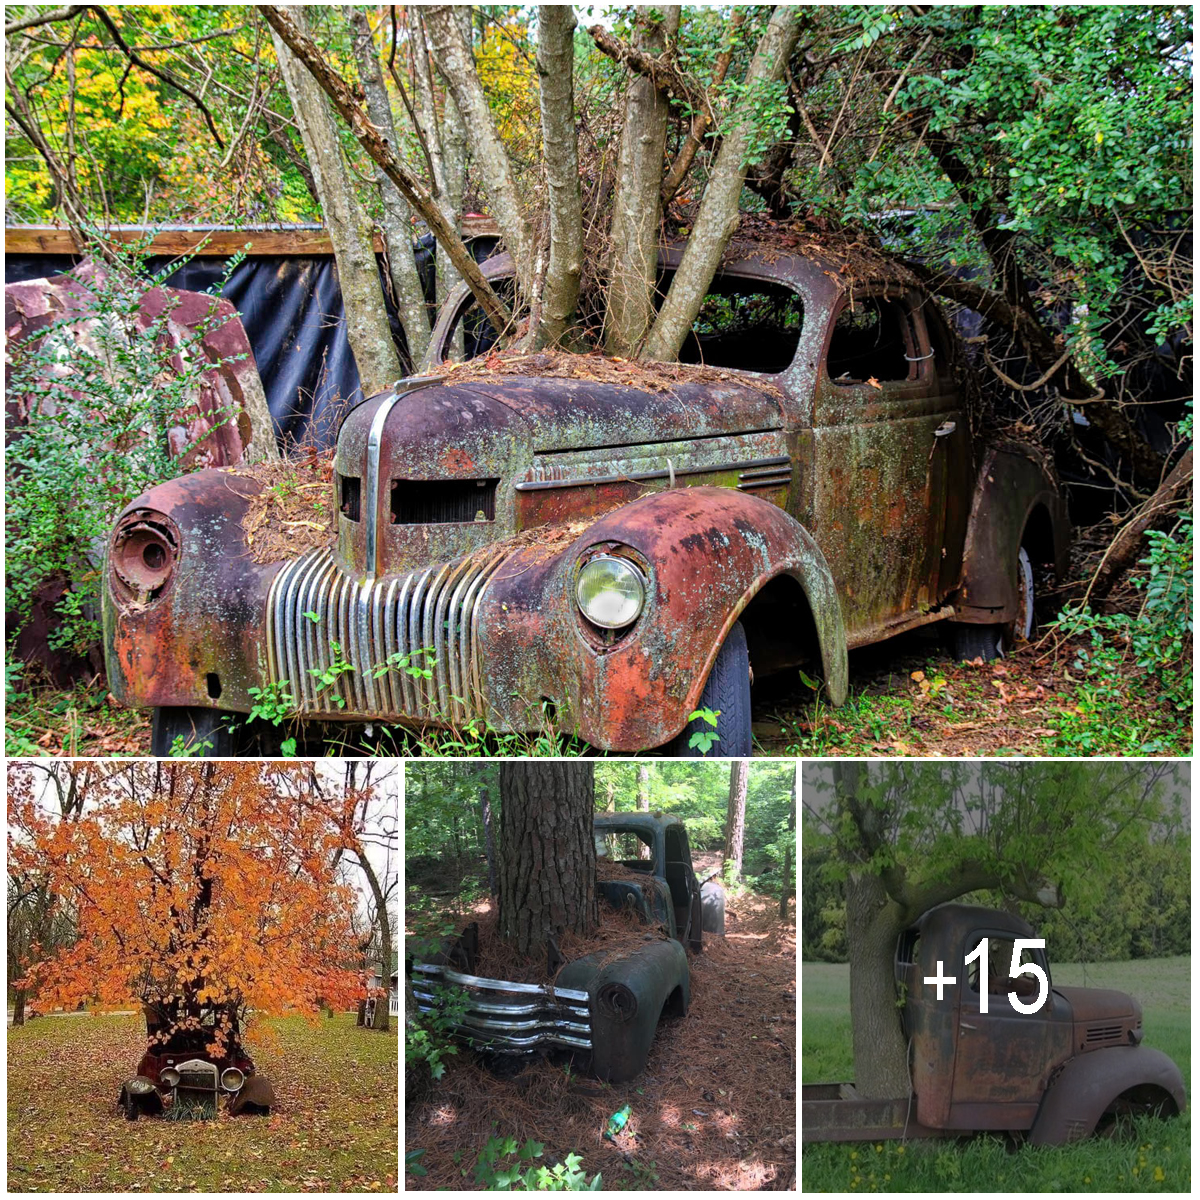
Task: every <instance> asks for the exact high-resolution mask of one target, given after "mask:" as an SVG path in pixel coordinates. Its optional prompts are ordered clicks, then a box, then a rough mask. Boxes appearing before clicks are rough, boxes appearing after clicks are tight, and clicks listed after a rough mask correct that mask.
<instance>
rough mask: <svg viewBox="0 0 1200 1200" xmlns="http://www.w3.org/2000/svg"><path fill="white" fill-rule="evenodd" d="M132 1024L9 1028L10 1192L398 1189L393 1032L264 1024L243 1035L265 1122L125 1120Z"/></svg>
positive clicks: (135, 1052) (336, 1021)
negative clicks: (270, 1096)
mask: <svg viewBox="0 0 1200 1200" xmlns="http://www.w3.org/2000/svg"><path fill="white" fill-rule="evenodd" d="M144 1047H145V1035H144V1025H143V1024H142V1022H141V1018H140V1017H132V1016H129V1017H118V1016H95V1017H93V1016H79V1017H61V1018H58V1017H39V1018H38V1019H37V1020H35V1021H32V1022H31V1023H30V1024H28V1025H26V1026H24V1027H23V1028H21V1029H9V1030H8V1190H9V1191H10V1192H37V1191H62V1192H78V1191H99V1192H112V1191H147V1192H176V1191H213V1192H237V1191H247V1192H275V1191H283V1192H290V1191H394V1190H395V1184H396V1179H397V1165H398V1164H397V1152H398V1151H397V1148H398V1144H399V1130H398V1112H397V1094H398V1070H397V1035H396V1032H395V1030H393V1031H392V1032H390V1033H378V1032H372V1031H369V1030H364V1029H359V1028H356V1027H355V1024H354V1017H353V1015H350V1014H339V1015H338V1016H336V1017H334V1018H333V1019H332V1020H329V1019H322V1020H321V1021H320V1022H319V1023H317V1024H312V1025H310V1024H309V1023H307V1022H305V1021H303V1020H301V1019H300V1018H298V1017H289V1018H285V1019H280V1020H268V1021H263V1022H262V1023H261V1025H259V1026H256V1028H255V1030H254V1031H252V1033H251V1035H250V1038H249V1050H250V1053H251V1055H252V1056H253V1058H254V1061H255V1065H256V1066H257V1068H258V1070H259V1071H260V1072H261V1073H262V1074H263V1075H265V1076H266V1077H267V1078H268V1079H269V1080H270V1081H271V1084H272V1086H273V1087H274V1089H275V1095H276V1099H277V1107H276V1110H275V1112H274V1113H273V1114H272V1115H271V1116H270V1117H269V1118H267V1117H237V1118H230V1117H228V1116H227V1115H226V1114H225V1113H224V1112H222V1114H221V1115H220V1117H218V1118H217V1119H216V1120H211V1121H166V1120H163V1119H161V1118H145V1119H142V1120H139V1121H136V1122H132V1123H131V1122H128V1121H126V1120H125V1119H124V1118H123V1117H122V1116H121V1114H120V1112H119V1111H118V1109H117V1105H116V1101H117V1094H118V1092H119V1091H120V1087H121V1083H122V1082H123V1081H124V1080H125V1079H127V1078H128V1077H129V1076H130V1075H132V1074H133V1073H134V1071H135V1070H136V1068H137V1063H138V1059H139V1058H140V1057H141V1055H142V1051H143V1049H144Z"/></svg>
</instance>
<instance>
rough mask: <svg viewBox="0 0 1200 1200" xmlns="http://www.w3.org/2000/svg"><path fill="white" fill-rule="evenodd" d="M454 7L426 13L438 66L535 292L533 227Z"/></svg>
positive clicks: (522, 275) (527, 286)
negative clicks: (460, 114)
mask: <svg viewBox="0 0 1200 1200" xmlns="http://www.w3.org/2000/svg"><path fill="white" fill-rule="evenodd" d="M454 7H455V6H452V5H448V4H434V5H431V6H430V7H429V8H427V9H426V10H425V12H424V14H423V15H424V18H425V24H426V27H427V29H428V30H429V40H430V43H431V44H432V46H433V54H434V57H435V58H436V60H437V64H438V70H439V71H440V72H441V73H442V77H443V78H444V79H445V80H446V83H447V85H448V86H449V88H450V91H451V92H452V93H453V95H454V101H455V103H456V104H457V105H458V110H459V112H460V113H462V115H463V119H464V120H465V122H466V126H467V134H468V137H469V138H470V139H471V142H472V144H473V145H474V149H475V164H476V166H477V167H478V169H479V173H480V175H481V176H482V177H483V186H484V190H485V191H486V192H487V195H488V201H489V203H490V204H491V206H492V215H493V216H494V217H495V218H496V224H497V225H498V226H499V227H500V233H501V235H502V236H503V238H504V242H505V245H506V246H507V247H508V251H509V253H510V254H511V255H512V257H513V263H514V266H515V267H516V274H517V282H518V284H519V286H520V288H521V290H522V292H523V293H524V294H525V295H526V296H529V295H532V293H533V283H534V265H533V259H534V253H535V250H534V240H533V228H532V226H531V225H530V223H529V219H528V217H527V216H526V215H525V212H524V207H523V205H522V204H521V197H520V193H519V192H518V191H517V181H516V178H515V176H514V175H513V171H512V164H511V163H510V162H509V159H508V151H507V149H506V148H505V146H504V143H503V142H502V141H501V140H500V134H499V133H498V132H497V130H496V122H495V120H494V118H493V117H492V110H491V108H490V107H489V106H488V102H487V96H486V95H485V94H484V91H483V84H482V83H481V82H480V80H479V72H478V71H477V70H476V69H475V60H474V58H473V56H472V54H471V48H470V45H469V44H468V43H467V41H466V40H465V39H464V38H463V34H462V29H461V27H460V26H459V23H458V20H457V18H456V17H455V14H454Z"/></svg>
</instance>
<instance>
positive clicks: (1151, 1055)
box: [1029, 1046, 1187, 1146]
mask: <svg viewBox="0 0 1200 1200" xmlns="http://www.w3.org/2000/svg"><path fill="white" fill-rule="evenodd" d="M1146 1085H1149V1086H1151V1087H1155V1088H1160V1089H1161V1090H1162V1091H1164V1092H1166V1093H1167V1094H1168V1095H1169V1096H1170V1097H1171V1098H1172V1100H1174V1102H1175V1108H1176V1111H1178V1112H1182V1111H1183V1110H1184V1108H1186V1107H1187V1095H1186V1093H1185V1092H1184V1087H1183V1076H1182V1075H1180V1073H1179V1068H1178V1067H1177V1066H1176V1065H1175V1064H1174V1063H1173V1062H1172V1061H1171V1060H1170V1059H1169V1058H1168V1057H1167V1056H1166V1055H1165V1054H1164V1053H1163V1052H1162V1051H1161V1050H1154V1049H1152V1048H1150V1047H1149V1046H1112V1047H1110V1048H1108V1049H1105V1050H1094V1051H1092V1052H1091V1053H1090V1054H1081V1055H1080V1056H1079V1057H1078V1058H1073V1059H1071V1061H1070V1062H1068V1063H1067V1065H1066V1066H1065V1067H1064V1068H1063V1069H1062V1072H1061V1073H1060V1074H1059V1076H1058V1078H1057V1079H1056V1080H1055V1081H1054V1083H1053V1084H1052V1085H1051V1086H1050V1087H1049V1088H1048V1089H1047V1091H1046V1094H1045V1095H1044V1096H1043V1097H1042V1103H1041V1107H1040V1108H1039V1109H1038V1114H1037V1117H1036V1118H1034V1122H1033V1128H1032V1129H1031V1130H1030V1131H1029V1142H1030V1144H1031V1145H1034V1146H1061V1145H1063V1144H1064V1143H1065V1142H1077V1141H1079V1140H1081V1139H1082V1138H1086V1137H1090V1136H1091V1134H1092V1132H1093V1130H1095V1128H1096V1123H1097V1122H1098V1121H1099V1120H1100V1118H1101V1117H1102V1116H1103V1115H1104V1110H1105V1109H1106V1108H1108V1106H1109V1105H1110V1104H1111V1103H1112V1102H1113V1101H1114V1100H1115V1099H1116V1098H1117V1097H1118V1096H1119V1095H1121V1093H1122V1092H1127V1091H1129V1089H1130V1088H1136V1087H1139V1086H1146Z"/></svg>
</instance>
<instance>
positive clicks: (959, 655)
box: [951, 546, 1037, 662]
mask: <svg viewBox="0 0 1200 1200" xmlns="http://www.w3.org/2000/svg"><path fill="white" fill-rule="evenodd" d="M1036 599H1037V597H1036V589H1035V587H1034V582H1033V563H1032V562H1031V561H1030V558H1029V552H1028V551H1027V550H1026V549H1025V547H1024V546H1022V547H1021V549H1020V550H1019V551H1018V553H1017V604H1018V609H1019V611H1018V614H1017V619H1016V620H1015V621H1012V622H1011V623H1009V624H1007V625H966V624H958V623H956V624H954V625H953V626H951V630H952V636H953V639H954V657H955V658H956V659H957V660H958V661H959V662H973V661H974V660H975V659H977V658H981V659H983V661H984V662H991V660H992V659H993V658H998V657H1000V656H1002V655H1003V654H1004V652H1005V651H1006V650H1008V649H1009V648H1010V647H1012V646H1013V645H1014V644H1016V643H1017V642H1021V641H1029V639H1030V638H1032V637H1033V629H1034V603H1035V601H1036Z"/></svg>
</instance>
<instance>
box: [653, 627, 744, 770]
mask: <svg viewBox="0 0 1200 1200" xmlns="http://www.w3.org/2000/svg"><path fill="white" fill-rule="evenodd" d="M696 707H697V708H707V709H711V710H712V711H713V712H715V713H717V714H718V716H717V725H716V728H715V729H714V728H713V726H712V725H710V724H709V723H708V722H707V721H705V720H704V719H703V718H701V717H697V718H696V719H695V720H694V721H689V722H688V723H687V724H686V725H685V726H684V727H683V732H682V733H681V734H680V735H679V736H678V737H677V738H676V739H675V741H674V742H672V743H671V752H672V754H674V756H675V757H676V758H705V757H708V758H748V757H749V756H750V752H751V750H752V748H753V744H754V738H753V736H752V734H751V732H750V652H749V650H748V649H747V648H746V631H745V630H744V629H743V628H742V623H741V621H738V622H737V623H736V624H735V625H734V626H733V628H732V629H731V630H730V631H729V636H728V637H727V638H726V639H725V641H724V643H723V644H722V645H721V649H720V650H719V651H718V653H717V660H716V662H714V663H713V668H712V670H711V671H710V672H709V675H708V679H707V680H706V682H705V684H704V691H703V692H702V693H701V696H700V703H699V704H698V705H697V706H696ZM697 732H699V733H715V734H716V735H717V738H718V740H717V741H715V742H713V743H712V746H711V747H710V749H709V750H708V753H707V754H705V753H704V752H703V751H702V750H701V749H700V747H699V746H689V745H688V742H690V741H691V738H692V734H693V733H697Z"/></svg>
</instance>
